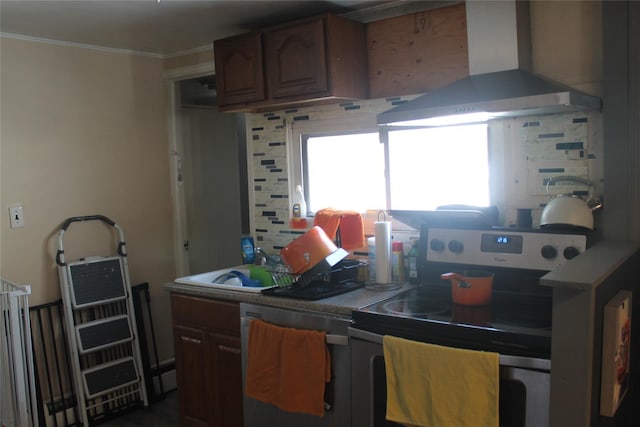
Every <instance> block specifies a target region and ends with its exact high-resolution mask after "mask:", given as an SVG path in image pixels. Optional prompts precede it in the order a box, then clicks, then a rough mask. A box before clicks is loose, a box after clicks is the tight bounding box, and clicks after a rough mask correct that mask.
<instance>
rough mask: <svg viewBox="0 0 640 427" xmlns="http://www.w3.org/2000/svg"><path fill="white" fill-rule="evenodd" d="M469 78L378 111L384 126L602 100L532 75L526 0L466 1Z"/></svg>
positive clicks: (572, 107) (551, 109) (594, 105)
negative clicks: (386, 109) (391, 107)
mask: <svg viewBox="0 0 640 427" xmlns="http://www.w3.org/2000/svg"><path fill="white" fill-rule="evenodd" d="M466 12H467V38H468V48H469V74H470V75H469V77H466V78H464V79H462V80H458V81H456V82H454V83H451V84H449V85H447V86H444V87H442V88H439V89H436V90H433V91H431V92H429V93H427V94H424V95H422V96H419V97H418V98H415V99H413V100H411V101H408V102H406V103H404V104H400V105H399V106H397V107H395V108H393V109H391V110H388V111H385V112H383V113H380V114H378V116H377V122H378V124H380V125H397V126H401V125H405V126H412V125H413V126H420V125H426V126H428V125H439V124H451V123H464V122H481V121H486V120H489V119H491V118H499V117H516V116H524V115H535V114H552V113H562V112H571V111H581V110H599V109H600V108H601V105H602V101H601V100H600V98H598V97H595V96H592V95H588V94H585V93H582V92H579V91H576V90H574V89H572V88H570V87H568V86H565V85H562V84H560V83H556V82H553V81H551V80H548V79H545V78H543V77H540V76H538V75H535V74H533V73H531V72H530V71H529V70H530V69H531V41H530V31H529V2H528V1H478V0H475V1H467V2H466Z"/></svg>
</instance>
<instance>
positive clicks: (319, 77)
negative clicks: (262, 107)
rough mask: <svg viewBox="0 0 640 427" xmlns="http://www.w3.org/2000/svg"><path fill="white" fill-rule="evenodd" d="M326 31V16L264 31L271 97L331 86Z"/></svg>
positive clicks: (326, 88)
mask: <svg viewBox="0 0 640 427" xmlns="http://www.w3.org/2000/svg"><path fill="white" fill-rule="evenodd" d="M324 34H325V30H324V20H323V19H316V20H313V21H309V22H303V23H300V24H296V25H290V26H287V27H284V28H279V29H276V30H271V31H267V32H266V33H265V35H264V38H265V59H266V64H267V70H268V76H267V77H268V85H269V94H270V95H271V97H272V98H286V97H290V96H299V95H305V94H314V93H318V92H326V91H327V90H328V89H329V79H328V76H327V51H326V47H325V43H324Z"/></svg>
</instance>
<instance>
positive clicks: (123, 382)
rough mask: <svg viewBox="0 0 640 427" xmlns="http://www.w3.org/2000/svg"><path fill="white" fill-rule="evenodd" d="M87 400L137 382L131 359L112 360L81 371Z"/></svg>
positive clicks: (137, 378) (136, 371)
mask: <svg viewBox="0 0 640 427" xmlns="http://www.w3.org/2000/svg"><path fill="white" fill-rule="evenodd" d="M82 375H83V377H84V386H85V391H86V395H87V398H89V399H92V398H94V397H96V396H100V395H103V394H107V393H110V392H112V391H115V390H118V389H121V388H123V387H126V386H129V385H132V384H135V383H137V382H138V381H139V376H138V370H137V368H136V364H135V363H134V361H133V358H132V357H127V358H123V359H118V360H114V361H113V362H109V363H104V364H102V365H97V366H94V367H92V368H90V369H85V370H84V371H82Z"/></svg>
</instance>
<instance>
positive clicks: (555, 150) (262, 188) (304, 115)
mask: <svg viewBox="0 0 640 427" xmlns="http://www.w3.org/2000/svg"><path fill="white" fill-rule="evenodd" d="M408 99H411V97H403V98H389V99H384V100H369V101H358V102H349V103H344V104H336V105H325V106H316V107H305V108H298V109H291V110H282V111H275V112H270V113H264V114H250V115H248V117H247V127H248V133H247V135H248V136H247V138H248V155H249V158H250V159H251V164H250V172H249V173H250V175H249V179H250V186H251V189H250V192H251V196H250V197H251V200H252V203H253V212H252V229H253V234H254V237H255V240H256V245H257V246H260V247H262V248H263V249H264V250H266V251H267V252H274V253H275V252H278V251H279V250H280V249H281V248H282V247H284V246H286V245H287V244H288V243H289V242H291V241H292V240H293V239H294V238H296V237H297V236H298V235H300V234H302V233H304V231H305V230H294V229H291V228H290V227H289V215H290V213H289V194H288V193H289V167H288V164H287V144H288V143H290V141H289V140H288V139H290V136H289V134H290V132H288V126H287V123H293V122H296V121H300V120H305V121H306V120H309V121H314V120H329V119H341V120H345V118H348V117H349V115H353V117H354V118H355V117H362V115H372V116H375V114H377V113H379V112H382V111H385V110H387V109H389V108H392V107H393V106H394V105H397V104H398V103H402V102H406V100H408ZM601 121H602V118H601V114H600V113H597V112H589V113H571V114H562V115H551V116H535V117H534V116H530V117H523V118H517V119H505V120H502V121H501V122H500V123H498V127H501V128H502V132H500V133H501V134H502V137H501V138H503V139H504V141H501V142H500V143H499V144H497V143H496V142H495V141H492V138H494V137H495V136H494V135H492V133H491V132H490V135H489V140H490V141H489V142H490V144H493V145H494V146H498V147H502V148H501V149H499V150H498V151H496V150H492V155H493V156H495V157H502V158H493V159H491V163H492V165H501V164H503V165H504V171H501V173H499V174H498V175H497V176H504V177H505V178H504V181H505V182H504V183H502V185H500V187H503V189H501V193H503V194H501V195H500V196H499V197H498V199H499V200H497V201H496V204H497V205H498V208H499V209H501V210H502V211H503V213H504V214H503V215H502V217H503V218H504V220H505V224H506V225H509V224H514V223H515V215H516V209H517V208H531V209H532V211H533V218H534V219H533V222H534V225H536V224H537V223H538V222H539V216H540V212H541V210H542V206H544V204H545V203H546V202H547V201H548V200H549V197H548V196H547V195H546V189H545V183H546V179H548V178H549V177H551V176H556V175H558V174H561V175H578V176H587V177H589V179H591V180H592V181H594V182H595V183H596V193H597V194H598V195H599V196H601V195H602V190H603V188H602V182H601V181H602V179H601V178H602V176H603V174H602V137H601V135H602V132H601V128H602V123H601ZM494 176H495V175H494ZM582 189H584V187H582ZM560 190H562V192H567V191H569V190H571V188H570V187H566V186H563V187H559V188H557V191H560ZM310 225H311V224H310Z"/></svg>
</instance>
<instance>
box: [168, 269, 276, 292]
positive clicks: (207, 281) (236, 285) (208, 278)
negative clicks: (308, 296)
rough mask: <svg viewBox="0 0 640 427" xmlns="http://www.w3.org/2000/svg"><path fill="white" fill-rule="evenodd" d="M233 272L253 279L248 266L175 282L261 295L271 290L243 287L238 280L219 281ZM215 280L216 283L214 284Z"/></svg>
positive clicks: (184, 278)
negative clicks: (260, 293) (262, 292)
mask: <svg viewBox="0 0 640 427" xmlns="http://www.w3.org/2000/svg"><path fill="white" fill-rule="evenodd" d="M231 271H238V272H240V273H242V274H244V275H245V276H247V277H251V272H250V271H249V269H248V268H247V266H246V265H242V266H238V267H231V268H224V269H222V270H215V271H209V272H208V273H200V274H194V275H192V276H186V277H179V278H177V279H175V280H174V282H176V283H181V284H183V285H196V286H205V287H207V288H216V289H227V290H233V291H241V292H254V293H259V292H261V291H263V290H264V289H269V288H270V286H268V287H261V286H242V282H241V281H240V279H238V278H232V279H230V280H225V281H222V280H220V281H218V280H217V279H219V278H220V277H221V276H223V275H224V274H226V273H229V272H231ZM214 280H215V281H216V283H213V282H214Z"/></svg>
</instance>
